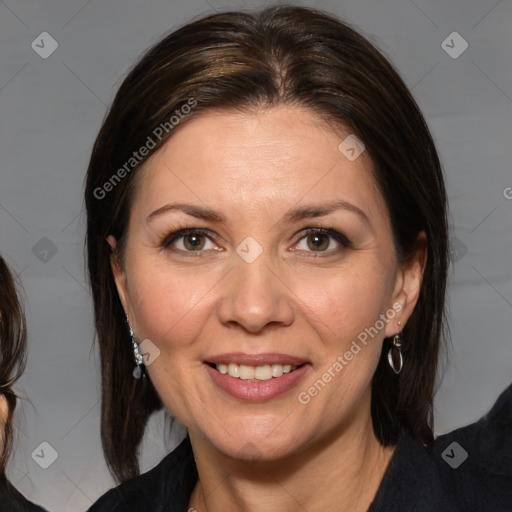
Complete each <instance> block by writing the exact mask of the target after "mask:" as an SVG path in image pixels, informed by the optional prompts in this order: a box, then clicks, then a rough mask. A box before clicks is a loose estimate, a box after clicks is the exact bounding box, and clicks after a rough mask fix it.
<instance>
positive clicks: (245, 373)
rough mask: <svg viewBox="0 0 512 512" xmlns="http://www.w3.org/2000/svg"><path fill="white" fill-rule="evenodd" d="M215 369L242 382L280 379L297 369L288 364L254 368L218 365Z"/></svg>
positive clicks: (232, 364) (242, 365)
mask: <svg viewBox="0 0 512 512" xmlns="http://www.w3.org/2000/svg"><path fill="white" fill-rule="evenodd" d="M215 367H216V368H217V370H218V371H219V372H220V373H223V374H226V373H227V374H229V375H230V376H231V377H235V378H237V379H242V380H254V379H256V380H270V379H271V378H272V377H281V376H282V375H283V374H284V373H290V372H291V371H293V370H295V369H296V368H297V366H292V365H290V364H273V365H270V364H264V365H261V366H256V367H254V366H247V365H245V364H236V363H229V364H223V363H220V364H217V365H215Z"/></svg>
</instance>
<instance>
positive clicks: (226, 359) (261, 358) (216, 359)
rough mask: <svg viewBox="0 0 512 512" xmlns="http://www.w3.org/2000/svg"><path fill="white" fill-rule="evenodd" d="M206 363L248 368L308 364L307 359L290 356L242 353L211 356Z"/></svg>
mask: <svg viewBox="0 0 512 512" xmlns="http://www.w3.org/2000/svg"><path fill="white" fill-rule="evenodd" d="M205 362H206V363H213V364H223V363H224V364H229V363H236V364H244V365H247V366H262V365H265V364H290V365H292V366H300V365H302V364H304V363H307V361H306V360H305V359H303V358H301V357H297V356H293V355H290V354H276V353H264V354H244V353H241V352H238V353H229V354H219V355H216V356H211V357H208V358H207V359H205Z"/></svg>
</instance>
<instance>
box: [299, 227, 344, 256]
mask: <svg viewBox="0 0 512 512" xmlns="http://www.w3.org/2000/svg"><path fill="white" fill-rule="evenodd" d="M350 247H352V243H351V242H350V240H349V239H348V238H347V237H346V236H345V235H343V234H341V233H339V232H338V231H336V230H334V229H325V228H310V229H308V230H307V231H306V232H305V233H304V235H303V236H302V237H301V239H300V240H299V242H298V243H297V246H296V248H297V249H299V250H300V251H303V252H306V253H308V252H309V253H312V252H325V253H327V254H326V255H328V254H335V253H336V252H339V251H341V250H342V249H343V248H350Z"/></svg>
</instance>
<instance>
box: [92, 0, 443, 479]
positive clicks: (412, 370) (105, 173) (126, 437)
mask: <svg viewBox="0 0 512 512" xmlns="http://www.w3.org/2000/svg"><path fill="white" fill-rule="evenodd" d="M191 98H193V99H195V100H196V101H197V105H196V106H195V107H194V108H193V109H191V112H190V113H189V114H188V115H187V116H186V118H184V119H183V120H181V121H180V124H179V126H178V127H177V128H174V130H176V129H179V127H180V126H182V125H183V124H185V123H186V122H187V121H188V120H189V119H192V118H193V117H195V116H197V115H200V114H201V113H202V112H205V111H208V110H211V109H236V110H239V111H244V112H251V111H257V110H258V109H261V108H267V107H272V106H277V105H298V106H302V107H305V108H307V109H310V110H311V111H313V112H315V113H316V114H317V115H318V116H320V117H321V118H323V119H324V120H326V121H327V122H329V123H331V124H332V126H333V129H339V128H342V129H345V130H347V129H348V131H347V133H350V132H352V133H354V134H355V135H356V136H357V137H358V138H359V139H361V140H362V141H363V142H364V144H365V146H366V152H367V154H368V156H369V157H370V159H371V162H372V164H373V167H374V169H373V173H374V177H375V180H376V182H377V184H378V186H379V188H380V191H381V193H382V195H383V197H384V199H385V202H386V204H387V207H388V210H389V215H390V219H391V224H392V230H393V236H394V242H395V247H396V251H397V254H398V257H399V259H400V260H401V261H405V260H406V259H407V257H408V255H410V254H411V252H412V251H413V249H414V248H415V245H416V238H417V235H418V233H419V232H420V231H421V230H424V231H425V233H426V235H427V239H428V240H427V263H426V268H425V273H424V277H423V281H422V286H421V292H420V297H419V300H418V303H417V305H416V308H415V310H414V312H413V314H412V317H411V318H410V319H409V321H408V323H407V325H406V326H405V328H404V331H403V336H404V340H405V341H404V345H403V354H404V359H405V360H406V361H407V364H405V365H404V367H403V370H402V372H401V373H400V375H399V376H397V375H395V374H394V373H393V371H392V370H391V369H390V368H389V366H388V364H387V362H386V360H385V357H386V356H385V355H386V352H387V347H388V346H389V343H390V342H391V339H386V340H385V342H384V349H383V351H382V355H381V359H380V361H379V365H378V368H377V370H376V372H375V375H374V378H373V381H372V421H373V427H374V431H375V435H376V437H377V439H378V440H379V441H380V442H381V443H382V444H383V445H392V444H396V442H397V440H398V436H399V434H400V431H401V429H407V430H409V431H410V432H411V433H412V434H413V435H414V436H415V437H416V438H417V439H419V440H421V441H422V442H423V443H424V444H426V445H429V444H430V443H431V442H432V440H433V432H432V428H433V412H432V410H433V405H432V404H433V395H434V388H435V383H436V374H437V365H438V355H439V351H440V343H441V339H442V337H443V331H444V327H445V310H444V298H445V287H446V277H447V265H448V253H447V251H448V242H447V205H446V194H445V188H444V182H443V176H442V170H441V165H440V162H439V158H438V155H437V152H436V149H435V146H434V143H433V140H432V137H431V135H430V133H429V130H428V127H427V125H426V123H425V120H424V118H423V116H422V114H421V112H420V110H419V108H418V106H417V104H416V102H415V101H414V99H413V98H412V96H411V94H410V93H409V91H408V89H407V87H406V86H405V84H404V83H403V81H402V80H401V79H400V77H399V76H398V74H397V72H396V71H395V69H394V68H393V66H392V65H391V64H390V63H389V62H388V61H387V60H386V59H385V58H384V57H383V56H382V54H381V53H380V52H379V51H378V50H377V49H376V48H375V47H374V46H373V45H372V44H370V43H369V42H368V41H367V40H366V39H365V38H364V37H363V36H361V35H360V34H359V33H358V32H356V31H355V30H354V29H352V28H351V27H350V26H348V25H347V24H345V23H343V22H341V21H339V20H337V19H336V18H334V17H332V16H330V15H327V14H325V13H323V12H321V11H318V10H312V9H307V8H301V7H293V6H279V7H272V8H269V9H266V10H263V11H261V12H257V13H242V12H225V13H220V14H214V15H210V16H207V17H205V18H202V19H199V20H197V21H194V22H193V23H190V24H188V25H186V26H184V27H183V28H181V29H179V30H177V31H175V32H173V33H171V34H170V35H168V36H167V37H166V38H165V39H163V40H162V41H161V42H159V43H158V44H156V45H155V46H154V47H153V48H151V49H150V50H149V51H148V52H147V53H146V54H145V55H144V56H143V58H142V59H141V60H140V62H138V64H137V65H136V66H135V67H134V68H133V69H132V70H131V72H130V73H129V74H128V76H127V77H126V79H125V80H124V82H123V83H122V85H121V87H120V89H119V91H118V93H117V95H116V97H115V99H114V102H113V104H112V107H111V109H110V111H109V113H108V115H107V117H106V119H105V121H104V124H103V126H102V128H101V130H100V132H99V135H98V137H97V139H96V141H95V144H94V148H93V151H92V155H91V160H90V164H89V168H88V173H87V178H86V190H85V201H86V207H87V216H88V219H87V240H86V242H87V251H88V267H89V278H90V283H91V287H92V293H93V299H94V312H95V324H96V330H97V335H98V341H99V347H100V354H101V372H102V412H101V437H102V444H103V450H104V453H105V457H106V460H107V464H108V466H109V468H110V471H111V472H112V474H113V475H114V477H115V478H116V479H117V481H118V482H121V481H124V480H127V479H129V478H131V477H134V476H136V475H138V474H139V463H138V447H139V444H140V442H141V440H142V437H143V434H144V429H145V426H146V423H147V420H148V418H149V416H150V415H151V414H152V413H153V412H154V411H155V410H158V409H161V408H162V407H163V405H162V402H161V401H160V398H159V396H158V394H157V393H156V391H155V389H154V387H153V385H152V384H151V382H150V380H149V379H148V378H143V379H139V380H138V379H134V378H133V377H132V370H133V360H132V351H131V345H130V337H129V333H128V328H127V323H126V316H125V314H124V311H123V308H122V305H121V302H120V300H119V298H118V294H117V290H116V286H115V283H114V279H113V276H112V271H111V266H110V256H111V250H110V247H109V245H108V244H107V242H106V241H105V238H106V237H107V236H108V235H113V236H114V237H115V238H116V239H117V241H118V247H117V249H116V251H118V256H119V258H120V262H121V264H122V262H123V249H124V246H123V244H124V242H125V239H126V235H127V228H128V220H129V213H130V204H131V200H132V198H133V193H134V190H135V189H136V175H137V169H138V168H139V167H140V165H141V164H139V166H137V169H133V170H132V171H131V172H130V173H127V175H126V177H124V178H123V179H122V180H120V182H119V183H116V185H115V186H114V187H112V190H111V191H110V192H109V193H108V197H106V198H104V199H99V198H98V197H96V195H97V194H96V195H95V193H94V192H95V190H97V189H98V188H100V187H102V186H103V184H104V183H106V182H107V181H108V180H109V179H110V178H111V177H112V175H113V174H114V173H115V172H116V171H117V169H119V168H121V167H122V166H123V165H124V164H125V163H126V162H127V161H128V160H129V159H130V157H132V153H133V151H136V150H138V148H140V147H141V146H143V145H145V143H146V141H147V138H148V136H152V132H153V130H154V129H155V128H156V127H158V126H159V125H160V124H161V123H164V122H168V121H169V119H170V117H171V116H172V115H174V111H175V110H176V109H178V108H180V107H181V106H182V105H184V104H186V103H187V102H188V100H189V99H191ZM171 134H172V131H170V133H169V134H164V135H166V136H167V137H168V136H169V135H171ZM153 139H155V142H158V144H157V145H156V147H155V148H154V149H153V150H152V152H151V154H152V153H153V152H154V151H156V150H157V149H158V148H159V147H160V146H161V145H162V144H163V143H164V142H165V137H163V138H162V141H158V140H156V138H155V137H153ZM340 142H341V140H340ZM145 160H146V159H144V160H143V161H142V163H143V162H144V161H145Z"/></svg>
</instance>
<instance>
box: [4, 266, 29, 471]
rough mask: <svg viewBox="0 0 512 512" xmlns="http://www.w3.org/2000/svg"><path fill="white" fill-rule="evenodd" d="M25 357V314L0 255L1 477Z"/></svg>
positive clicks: (8, 271) (7, 455) (10, 438)
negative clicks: (4, 408) (3, 403)
mask: <svg viewBox="0 0 512 512" xmlns="http://www.w3.org/2000/svg"><path fill="white" fill-rule="evenodd" d="M26 360H27V352H26V329H25V315H24V313H23V309H22V306H21V303H20V300H19V297H18V293H17V290H16V285H15V282H14V279H13V276H12V273H11V271H10V270H9V267H8V266H7V264H6V263H5V261H4V259H3V258H2V257H1V256H0V394H1V395H3V396H4V397H5V398H6V400H7V404H8V407H9V411H8V416H7V419H6V421H5V424H4V425H2V427H3V432H2V437H3V448H2V450H0V453H1V455H0V478H1V479H3V478H4V477H5V467H6V465H7V461H8V459H9V456H10V453H11V449H12V443H13V428H12V418H13V415H14V410H15V408H16V401H17V398H18V397H17V395H16V393H15V392H14V390H13V389H12V386H13V384H14V383H15V382H16V381H17V380H18V379H19V377H20V376H21V374H22V373H23V370H24V369H25V365H26Z"/></svg>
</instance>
